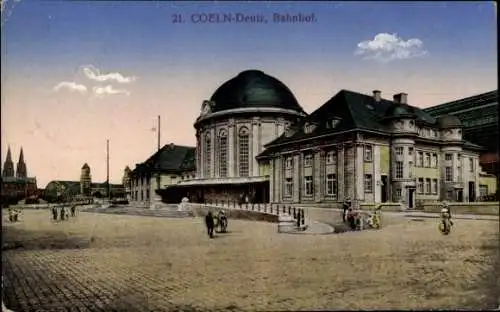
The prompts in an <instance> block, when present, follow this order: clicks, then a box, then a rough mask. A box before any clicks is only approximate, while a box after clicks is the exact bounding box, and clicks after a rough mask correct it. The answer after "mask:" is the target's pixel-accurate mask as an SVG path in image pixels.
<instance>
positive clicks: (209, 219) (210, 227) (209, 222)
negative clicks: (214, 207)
mask: <svg viewBox="0 0 500 312" xmlns="http://www.w3.org/2000/svg"><path fill="white" fill-rule="evenodd" d="M205 225H206V226H207V234H208V237H210V238H213V237H214V216H213V215H212V212H211V211H209V212H208V213H207V215H206V216H205Z"/></svg>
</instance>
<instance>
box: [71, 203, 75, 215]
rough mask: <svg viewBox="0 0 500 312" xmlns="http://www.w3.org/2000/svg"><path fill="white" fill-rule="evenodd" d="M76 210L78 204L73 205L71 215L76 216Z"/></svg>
mask: <svg viewBox="0 0 500 312" xmlns="http://www.w3.org/2000/svg"><path fill="white" fill-rule="evenodd" d="M75 211H76V205H73V206H71V216H72V217H74V216H75Z"/></svg>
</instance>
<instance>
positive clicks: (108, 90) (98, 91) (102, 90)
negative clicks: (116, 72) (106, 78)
mask: <svg viewBox="0 0 500 312" xmlns="http://www.w3.org/2000/svg"><path fill="white" fill-rule="evenodd" d="M92 91H93V92H94V94H95V95H96V96H97V97H101V98H102V97H105V96H108V95H114V94H124V95H127V96H128V95H130V92H129V91H127V90H124V89H114V88H113V86H112V85H107V86H104V87H94V88H92Z"/></svg>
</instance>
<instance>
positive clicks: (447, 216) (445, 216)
mask: <svg viewBox="0 0 500 312" xmlns="http://www.w3.org/2000/svg"><path fill="white" fill-rule="evenodd" d="M445 220H448V222H450V225H453V221H452V220H451V210H450V207H449V206H448V203H446V202H443V208H442V209H441V221H445Z"/></svg>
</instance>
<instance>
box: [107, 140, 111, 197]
mask: <svg viewBox="0 0 500 312" xmlns="http://www.w3.org/2000/svg"><path fill="white" fill-rule="evenodd" d="M106 187H107V191H108V198H111V193H110V191H109V190H110V188H109V139H108V140H106Z"/></svg>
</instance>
